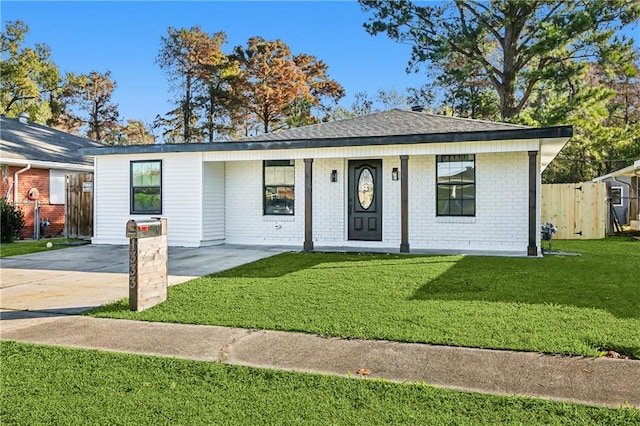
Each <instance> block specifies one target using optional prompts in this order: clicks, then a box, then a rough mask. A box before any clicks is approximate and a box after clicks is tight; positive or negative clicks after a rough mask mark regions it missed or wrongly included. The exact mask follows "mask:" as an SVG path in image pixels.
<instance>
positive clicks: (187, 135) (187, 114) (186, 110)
mask: <svg viewBox="0 0 640 426" xmlns="http://www.w3.org/2000/svg"><path fill="white" fill-rule="evenodd" d="M185 86H186V89H185V94H184V105H183V106H182V116H183V120H184V122H183V126H184V129H182V134H183V138H184V142H185V143H189V142H191V127H190V123H191V75H189V74H187V78H186V81H185Z"/></svg>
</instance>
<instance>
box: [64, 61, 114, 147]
mask: <svg viewBox="0 0 640 426" xmlns="http://www.w3.org/2000/svg"><path fill="white" fill-rule="evenodd" d="M115 88H116V82H115V81H113V79H112V78H111V71H107V72H105V73H104V74H103V73H100V72H98V71H91V72H90V73H89V74H79V75H76V74H75V73H69V74H67V76H66V78H65V85H64V88H63V90H62V93H61V95H60V100H61V102H62V104H63V105H64V107H63V111H64V112H65V115H66V120H65V126H71V127H79V128H85V129H86V131H85V134H86V136H87V137H88V138H90V139H93V140H95V141H96V142H99V143H103V144H107V145H114V144H117V143H118V141H119V137H120V136H119V135H120V129H121V125H120V123H119V115H120V114H119V113H118V105H117V104H114V103H113V102H112V100H111V98H112V96H113V91H114V90H115Z"/></svg>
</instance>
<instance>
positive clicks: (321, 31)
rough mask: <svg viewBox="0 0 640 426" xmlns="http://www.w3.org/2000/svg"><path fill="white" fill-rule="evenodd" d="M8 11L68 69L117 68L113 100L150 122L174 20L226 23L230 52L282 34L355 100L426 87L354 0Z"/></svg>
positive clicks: (12, 5) (215, 27)
mask: <svg viewBox="0 0 640 426" xmlns="http://www.w3.org/2000/svg"><path fill="white" fill-rule="evenodd" d="M1 7H2V10H1V16H2V22H3V29H4V24H5V22H6V21H15V20H22V21H24V22H25V23H26V24H27V25H29V27H30V31H29V34H28V35H27V38H26V40H25V44H26V45H29V46H30V45H33V44H34V43H46V44H47V45H48V46H49V47H50V48H51V51H52V58H53V61H54V62H55V63H56V64H57V65H58V67H59V68H60V71H61V72H63V73H64V72H70V71H73V72H75V73H88V72H90V71H92V70H96V71H99V72H105V71H107V70H110V71H111V72H112V76H113V78H114V79H115V80H116V82H117V85H118V86H117V88H116V91H115V93H114V101H115V102H116V103H118V104H119V110H120V114H121V116H122V117H123V118H124V119H125V120H126V119H140V120H143V121H144V122H146V123H149V122H151V121H152V120H153V119H154V117H155V116H156V115H157V114H164V113H166V112H167V111H169V109H171V107H170V104H169V103H168V101H169V99H170V98H171V96H172V95H171V93H170V92H169V86H168V82H167V79H166V78H165V76H164V74H163V73H162V71H161V70H160V68H159V67H158V66H157V65H156V64H155V58H156V55H157V53H158V51H159V49H160V38H161V37H162V36H163V35H166V32H167V28H168V27H170V26H172V27H175V28H181V27H186V28H190V27H192V26H194V25H199V26H201V27H202V29H203V30H204V31H206V32H208V33H214V32H218V31H224V32H225V33H226V34H227V37H228V43H227V44H226V46H224V51H225V52H231V50H232V48H233V47H234V46H237V45H245V44H246V42H247V40H248V39H249V37H252V36H262V37H264V38H266V39H268V40H274V39H278V38H279V39H281V40H283V41H284V42H285V43H287V44H288V45H289V46H290V47H291V50H292V52H293V53H294V54H297V53H307V54H311V55H314V56H316V57H317V58H318V59H321V60H323V61H324V62H325V63H327V65H328V66H329V75H330V76H331V77H332V78H333V79H335V80H337V81H338V82H339V83H340V84H342V85H343V86H344V88H345V90H346V92H347V96H346V97H345V98H344V99H343V100H342V101H341V102H340V104H341V105H344V106H348V105H350V104H351V103H352V102H353V95H354V94H355V93H356V92H361V91H365V92H368V93H369V94H370V95H374V94H375V93H376V91H377V90H378V89H386V90H388V89H392V88H393V89H397V90H398V91H404V90H405V89H406V88H407V87H419V86H421V85H422V83H423V82H424V81H425V77H424V75H423V74H409V75H407V73H406V72H405V68H406V65H407V61H408V59H409V56H410V46H408V45H402V44H398V43H395V42H393V41H391V40H389V39H388V38H387V37H385V36H376V37H372V36H370V35H369V34H367V33H366V32H365V30H364V29H363V27H362V24H363V23H364V22H365V21H366V20H367V14H365V13H364V12H362V11H361V10H360V6H359V5H358V4H357V3H356V2H355V1H339V2H338V1H325V2H310V1H305V2H303V1H297V2H296V1H288V2H271V1H260V2H243V1H236V2H221V1H216V2H204V1H200V2H158V1H155V2H153V1H144V2H125V1H120V2H58V1H48V2H31V1H20V2H16V1H4V0H3V1H2V6H1Z"/></svg>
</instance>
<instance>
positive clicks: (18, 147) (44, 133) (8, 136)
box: [0, 116, 102, 166]
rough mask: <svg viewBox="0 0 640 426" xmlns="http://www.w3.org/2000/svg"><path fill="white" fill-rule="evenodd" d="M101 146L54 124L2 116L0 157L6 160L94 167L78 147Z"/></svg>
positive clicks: (0, 119)
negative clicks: (51, 125)
mask: <svg viewBox="0 0 640 426" xmlns="http://www.w3.org/2000/svg"><path fill="white" fill-rule="evenodd" d="M101 146H102V145H100V144H99V143H97V142H94V141H92V140H89V139H85V138H81V137H78V136H74V135H71V134H69V133H65V132H61V131H59V130H56V129H52V128H51V127H47V126H42V125H40V124H35V123H26V124H23V123H21V122H19V121H18V120H17V119H13V118H6V117H1V116H0V148H1V152H0V157H2V158H5V159H11V160H24V161H42V162H52V163H66V164H78V165H88V166H91V165H93V160H92V159H91V158H90V157H86V156H83V155H81V154H80V153H79V150H80V149H82V148H98V147H101Z"/></svg>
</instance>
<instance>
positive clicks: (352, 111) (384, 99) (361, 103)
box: [328, 88, 422, 121]
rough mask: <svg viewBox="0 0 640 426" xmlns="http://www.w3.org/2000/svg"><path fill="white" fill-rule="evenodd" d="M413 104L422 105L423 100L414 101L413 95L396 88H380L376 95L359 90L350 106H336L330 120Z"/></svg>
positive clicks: (401, 107)
mask: <svg viewBox="0 0 640 426" xmlns="http://www.w3.org/2000/svg"><path fill="white" fill-rule="evenodd" d="M409 104H411V105H422V102H417V103H415V102H414V98H412V96H411V95H409V94H406V93H402V92H399V91H398V90H396V89H393V88H391V89H378V91H377V92H376V95H375V96H373V97H372V96H371V95H369V94H368V93H367V92H357V93H355V94H354V96H353V102H352V103H351V105H350V107H349V108H343V107H337V108H335V109H334V110H333V111H332V112H331V114H330V116H329V118H328V120H329V121H336V120H344V119H346V118H353V117H360V116H363V115H369V114H372V113H374V112H380V111H389V110H391V109H394V108H399V109H405V108H407V106H408V105H409Z"/></svg>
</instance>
